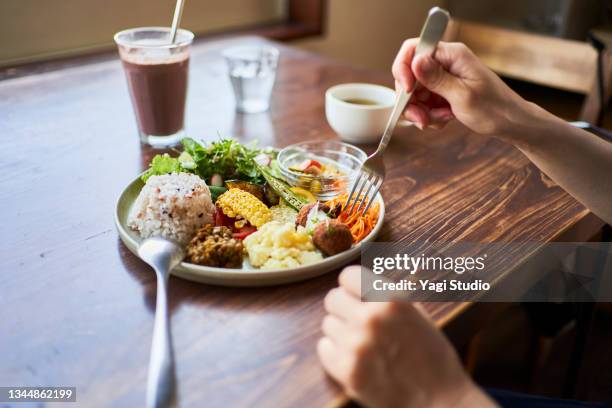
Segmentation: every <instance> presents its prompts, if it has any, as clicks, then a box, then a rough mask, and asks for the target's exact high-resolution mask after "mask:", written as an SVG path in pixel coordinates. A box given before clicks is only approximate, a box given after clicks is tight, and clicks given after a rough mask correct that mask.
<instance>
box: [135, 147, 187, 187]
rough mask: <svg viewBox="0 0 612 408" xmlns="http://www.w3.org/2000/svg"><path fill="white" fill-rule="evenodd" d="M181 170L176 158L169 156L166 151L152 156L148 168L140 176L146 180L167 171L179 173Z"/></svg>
mask: <svg viewBox="0 0 612 408" xmlns="http://www.w3.org/2000/svg"><path fill="white" fill-rule="evenodd" d="M181 170H182V167H181V164H180V163H179V161H178V159H176V158H174V157H170V155H169V154H168V153H164V154H158V155H156V156H155V157H153V160H151V164H150V165H149V169H148V170H147V171H146V172H144V174H143V175H142V176H141V179H142V181H144V182H146V181H147V180H148V179H149V177H151V176H159V175H162V174H168V173H179V172H180V171H181Z"/></svg>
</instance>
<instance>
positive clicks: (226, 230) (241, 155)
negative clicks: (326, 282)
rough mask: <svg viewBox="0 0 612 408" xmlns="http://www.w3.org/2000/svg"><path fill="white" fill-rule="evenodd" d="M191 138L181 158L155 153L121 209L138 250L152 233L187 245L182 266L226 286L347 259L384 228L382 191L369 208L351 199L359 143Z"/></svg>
mask: <svg viewBox="0 0 612 408" xmlns="http://www.w3.org/2000/svg"><path fill="white" fill-rule="evenodd" d="M182 144H183V147H184V151H183V152H182V153H180V155H178V156H177V157H172V156H170V155H169V154H167V153H165V154H160V155H157V156H155V157H154V158H153V159H152V161H151V164H150V167H149V169H148V170H147V171H146V172H144V173H143V174H141V175H140V176H139V177H138V178H137V179H135V180H134V181H132V182H131V183H130V184H129V185H128V186H127V187H126V188H125V189H124V190H123V192H122V193H121V195H120V196H119V199H118V200H117V205H116V209H115V224H116V227H117V230H118V232H119V236H120V238H121V240H122V241H123V243H124V244H125V245H126V246H127V247H128V248H129V250H130V251H131V252H132V253H134V254H136V255H137V250H138V246H139V244H140V242H142V240H144V239H146V238H148V237H152V236H163V237H166V238H168V239H172V240H174V241H176V242H178V243H179V244H181V245H182V246H183V247H184V248H185V252H186V257H185V260H184V261H183V262H182V263H181V264H180V265H179V266H178V267H176V268H175V269H174V270H173V271H172V274H173V275H176V276H179V277H181V278H185V279H189V280H192V281H197V282H202V283H208V284H215V285H223V286H267V285H277V284H283V283H289V282H295V281H300V280H304V279H308V278H312V277H315V276H318V275H322V274H324V273H327V272H330V271H332V270H334V269H337V268H339V267H341V266H343V265H345V264H347V263H348V262H350V261H351V260H352V259H354V258H356V257H357V256H359V253H360V246H361V244H362V243H363V242H368V241H372V240H374V239H375V237H376V236H377V234H378V232H379V231H380V229H381V227H382V224H383V221H384V216H385V205H384V201H383V199H382V197H381V196H380V194H379V195H378V196H377V197H376V198H375V202H374V204H373V205H372V206H371V207H370V208H369V209H368V210H367V212H366V213H365V214H361V213H359V212H357V211H353V212H352V213H349V212H348V211H346V209H345V208H344V207H345V206H344V204H345V202H346V199H347V193H346V190H347V188H348V187H349V186H350V185H351V183H352V181H354V179H355V178H356V176H357V172H358V171H359V169H360V166H361V163H363V161H364V160H365V158H366V155H365V153H364V152H363V151H362V150H360V149H358V148H356V147H354V146H351V145H349V144H345V143H341V142H335V141H325V142H316V143H313V142H305V143H298V144H296V145H292V146H288V147H286V148H285V149H282V150H280V151H278V150H275V149H273V148H258V147H256V146H255V145H252V144H250V145H244V144H240V143H238V142H237V141H235V140H232V139H221V140H218V141H215V142H212V143H208V144H205V143H201V142H198V141H196V140H194V139H191V138H186V139H183V141H182Z"/></svg>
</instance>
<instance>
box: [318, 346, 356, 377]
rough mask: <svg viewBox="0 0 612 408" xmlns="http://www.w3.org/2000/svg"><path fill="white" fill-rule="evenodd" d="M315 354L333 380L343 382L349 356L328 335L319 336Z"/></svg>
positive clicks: (346, 374) (346, 373)
mask: <svg viewBox="0 0 612 408" xmlns="http://www.w3.org/2000/svg"><path fill="white" fill-rule="evenodd" d="M317 354H318V355H319V360H321V364H322V365H323V368H324V369H325V371H327V373H328V374H329V375H330V376H331V377H332V378H333V379H334V380H336V381H338V382H339V383H344V382H345V380H346V378H347V377H348V375H349V372H350V362H349V356H348V355H347V354H346V353H345V352H343V351H342V350H341V349H339V348H338V347H337V346H336V345H335V344H334V342H333V341H332V340H331V339H330V338H328V337H323V338H321V339H320V340H319V342H318V343H317Z"/></svg>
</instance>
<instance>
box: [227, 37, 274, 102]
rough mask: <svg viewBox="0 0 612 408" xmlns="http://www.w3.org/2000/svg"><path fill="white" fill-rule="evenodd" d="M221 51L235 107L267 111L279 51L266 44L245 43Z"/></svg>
mask: <svg viewBox="0 0 612 408" xmlns="http://www.w3.org/2000/svg"><path fill="white" fill-rule="evenodd" d="M222 54H223V56H224V57H225V60H226V61H227V65H228V68H229V77H230V82H231V83H232V88H233V89H234V97H235V99H236V110H237V111H238V112H244V113H257V112H265V111H267V110H268V109H269V108H270V97H271V96H272V88H273V87H274V80H275V78H276V68H277V66H278V54H279V52H278V50H277V49H276V48H274V47H270V46H265V45H244V46H235V47H231V48H228V49H226V50H224V51H223V53H222Z"/></svg>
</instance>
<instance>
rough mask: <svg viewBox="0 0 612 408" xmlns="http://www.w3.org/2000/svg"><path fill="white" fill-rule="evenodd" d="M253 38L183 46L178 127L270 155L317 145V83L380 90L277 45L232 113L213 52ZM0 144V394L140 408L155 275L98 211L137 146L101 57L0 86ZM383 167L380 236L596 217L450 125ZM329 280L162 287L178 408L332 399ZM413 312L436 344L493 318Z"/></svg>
mask: <svg viewBox="0 0 612 408" xmlns="http://www.w3.org/2000/svg"><path fill="white" fill-rule="evenodd" d="M260 41H264V40H261V39H258V38H253V37H244V38H233V39H224V40H219V41H214V42H213V41H208V42H206V41H204V42H199V43H196V45H195V46H194V47H193V53H192V57H191V66H190V84H189V97H188V103H187V105H188V108H187V109H188V112H187V130H188V133H189V135H191V136H192V137H196V138H200V139H203V140H214V139H216V138H217V137H218V135H221V136H225V137H230V136H233V137H236V138H237V139H239V140H241V141H246V140H251V139H259V141H260V143H261V144H262V145H267V144H270V145H274V146H285V145H288V144H290V143H293V142H298V141H301V140H306V139H320V140H323V139H330V138H335V137H336V136H335V134H334V133H333V131H332V130H331V129H330V128H329V126H328V125H327V123H326V120H325V115H324V92H325V90H326V89H327V88H328V87H330V86H332V85H335V84H338V83H343V82H373V83H380V84H386V85H391V83H392V78H391V76H390V73H388V72H372V71H368V70H365V69H360V68H354V67H350V66H346V65H343V64H340V63H338V62H335V61H333V60H331V59H328V58H325V57H322V56H318V55H314V54H311V53H308V52H305V51H300V50H297V49H294V48H290V47H287V46H282V45H278V46H279V48H280V49H281V63H280V67H279V73H278V80H277V84H276V88H275V90H274V97H273V104H272V105H273V106H272V109H271V112H270V113H269V114H268V113H265V114H255V115H239V114H235V113H234V107H233V97H232V92H231V88H230V84H229V81H228V79H227V72H226V67H225V65H224V61H223V60H222V58H221V56H220V54H219V50H220V49H222V48H223V47H226V46H228V45H229V44H234V43H237V42H260ZM0 144H1V146H2V149H1V151H0V157H1V159H0V180H1V183H2V187H1V189H0V197H1V198H0V200H1V202H2V211H1V212H0V222H1V225H2V229H1V234H2V236H1V240H0V242H1V248H0V265H1V275H0V282H1V284H0V356H1V358H0V385H1V386H19V385H21V386H50V385H57V386H61V385H65V386H76V387H77V401H78V404H76V405H78V406H87V407H98V406H120V407H123V406H125V407H138V406H143V405H144V390H145V383H146V375H147V365H148V358H149V348H150V344H151V333H152V328H153V313H154V304H155V276H154V273H153V272H152V271H151V270H150V269H149V268H148V267H147V266H146V265H145V264H144V263H143V262H141V261H140V260H139V259H137V258H136V257H135V256H133V255H132V254H131V253H130V252H129V251H128V250H127V249H126V247H125V246H124V245H123V244H122V243H121V242H120V240H119V238H118V235H117V233H116V231H115V229H114V226H113V210H114V205H115V200H116V199H117V197H118V195H119V193H120V192H121V190H122V189H123V188H124V187H125V186H126V185H127V184H128V183H129V182H130V181H131V180H132V179H134V178H135V177H136V176H137V175H138V174H139V172H141V171H142V170H143V168H144V167H145V166H146V165H147V164H148V161H149V159H150V157H151V154H152V152H151V151H150V150H148V149H146V148H141V146H140V145H139V142H138V138H137V132H136V125H135V120H134V117H133V112H132V107H131V105H130V100H129V98H128V94H127V87H126V83H125V78H124V76H123V72H122V68H121V65H120V62H119V60H118V58H117V57H116V56H115V55H111V56H109V57H108V58H106V59H102V60H99V59H98V60H96V61H94V62H87V63H83V64H74V63H71V64H70V65H69V66H67V67H65V68H61V69H52V70H50V71H49V72H43V73H36V74H33V75H26V76H22V77H19V78H13V79H5V80H3V81H0ZM368 149H371V147H370V148H368ZM386 159H387V166H388V169H389V170H388V180H387V181H386V182H385V185H384V187H383V191H382V194H383V196H384V198H385V200H386V203H387V218H386V221H385V225H384V228H383V230H382V233H381V235H380V237H379V240H380V241H401V242H412V241H415V240H440V241H451V240H452V241H466V242H477V241H487V242H491V241H500V242H509V241H517V240H519V241H542V242H547V241H551V240H559V239H578V240H585V239H588V238H589V237H590V236H592V235H593V234H594V233H595V232H597V230H598V229H599V228H600V227H601V225H602V223H601V221H599V220H598V219H597V218H595V217H594V216H593V215H591V214H590V213H589V212H588V211H587V210H586V209H585V208H584V207H583V206H581V205H580V204H578V203H577V202H576V201H575V200H574V199H573V198H571V197H570V196H569V195H567V194H566V193H565V192H563V191H562V190H561V189H560V188H559V187H557V186H556V185H555V184H554V183H552V182H551V181H550V180H549V179H547V178H546V177H545V176H543V175H542V174H541V173H540V172H539V170H537V168H535V167H534V166H533V165H531V164H530V163H529V162H528V160H527V159H526V158H525V157H524V156H523V155H522V154H521V153H520V152H519V151H518V150H516V149H515V148H513V147H511V146H509V145H507V144H504V143H502V142H500V141H498V140H495V139H485V138H481V137H477V136H475V135H473V134H470V132H469V131H467V130H466V129H463V128H461V127H460V126H458V125H452V126H449V127H448V128H446V129H444V130H442V131H426V132H420V131H418V130H417V129H414V128H404V129H401V130H400V131H398V134H397V135H396V136H395V138H394V140H393V141H392V143H391V145H390V148H389V150H388V155H387V157H386ZM336 278H337V273H330V274H327V275H325V276H323V277H320V278H316V279H312V280H309V281H306V282H302V283H297V284H292V285H285V286H280V287H272V288H260V289H229V288H222V287H212V286H206V285H202V284H196V283H192V282H189V281H185V280H181V279H178V278H172V279H171V280H170V299H171V319H172V330H173V335H174V345H175V352H176V359H177V375H178V384H179V390H178V391H179V399H180V403H181V406H185V407H200V406H211V407H217V406H218V407H230V406H231V407H236V406H267V407H284V406H314V407H317V406H318V407H323V406H329V405H330V404H337V403H340V402H343V401H345V399H344V397H343V396H342V394H341V393H340V390H339V389H338V388H337V387H336V386H335V385H334V384H333V383H332V382H331V381H330V380H329V379H328V378H327V377H326V376H325V374H324V372H323V371H322V369H321V367H320V365H319V363H318V361H317V357H316V353H315V344H316V341H317V339H318V338H319V337H320V335H321V333H320V328H319V327H320V323H321V319H322V317H323V314H324V312H323V306H322V299H323V297H324V296H325V294H326V293H327V291H328V290H329V289H331V288H332V287H333V286H335V284H336ZM426 306H427V308H428V310H429V311H430V312H431V314H432V316H433V318H434V319H435V320H436V322H437V323H438V324H439V325H440V326H445V327H446V329H448V331H447V332H448V334H449V336H451V337H453V336H454V335H455V334H456V335H457V336H459V333H461V332H463V333H466V332H467V333H470V332H473V330H476V329H477V328H478V326H479V325H482V324H483V323H484V321H485V319H483V318H482V317H475V316H476V315H475V314H474V312H473V311H474V310H481V311H485V312H486V310H494V308H495V305H492V304H488V305H484V304H478V305H476V304H472V305H470V304H455V303H431V304H427V305H426ZM478 308H480V309H478ZM478 316H481V315H478ZM457 341H459V340H457ZM0 406H1V404H0ZM70 406H75V405H74V404H70Z"/></svg>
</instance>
